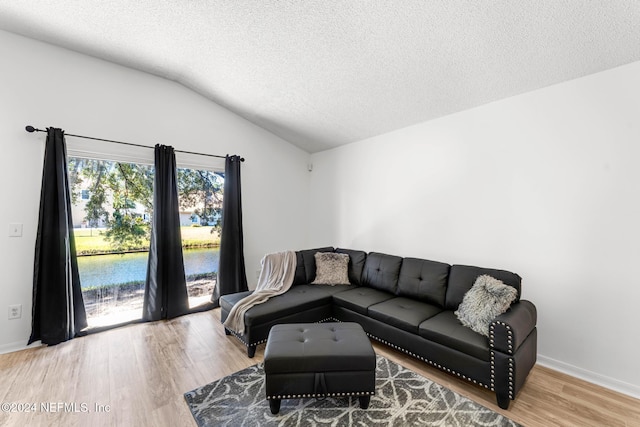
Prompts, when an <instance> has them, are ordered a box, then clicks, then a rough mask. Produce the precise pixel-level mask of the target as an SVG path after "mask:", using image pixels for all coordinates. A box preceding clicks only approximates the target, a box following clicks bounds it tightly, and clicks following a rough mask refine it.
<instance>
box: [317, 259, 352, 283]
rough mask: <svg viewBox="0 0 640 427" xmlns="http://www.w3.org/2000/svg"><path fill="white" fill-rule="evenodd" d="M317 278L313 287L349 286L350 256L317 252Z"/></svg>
mask: <svg viewBox="0 0 640 427" xmlns="http://www.w3.org/2000/svg"><path fill="white" fill-rule="evenodd" d="M315 259H316V277H315V279H313V282H311V284H312V285H348V284H349V255H347V254H338V253H335V252H316V253H315Z"/></svg>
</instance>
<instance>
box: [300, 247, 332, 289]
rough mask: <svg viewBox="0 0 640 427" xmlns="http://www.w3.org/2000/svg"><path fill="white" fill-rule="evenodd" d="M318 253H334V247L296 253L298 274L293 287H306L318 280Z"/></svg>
mask: <svg viewBox="0 0 640 427" xmlns="http://www.w3.org/2000/svg"><path fill="white" fill-rule="evenodd" d="M316 252H333V247H331V246H328V247H326V248H317V249H306V250H303V251H297V252H296V273H295V275H294V277H293V285H294V286H296V285H306V284H309V283H311V282H313V279H315V278H316V258H315V254H316Z"/></svg>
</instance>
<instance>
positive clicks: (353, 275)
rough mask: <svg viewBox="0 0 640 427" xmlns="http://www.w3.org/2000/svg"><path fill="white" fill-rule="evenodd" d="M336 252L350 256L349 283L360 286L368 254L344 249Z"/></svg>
mask: <svg viewBox="0 0 640 427" xmlns="http://www.w3.org/2000/svg"><path fill="white" fill-rule="evenodd" d="M336 252H337V253H341V254H347V255H349V283H351V284H352V285H358V286H360V284H361V283H362V270H363V268H364V262H365V261H366V259H367V253H366V252H365V251H357V250H354V249H343V248H338V249H336Z"/></svg>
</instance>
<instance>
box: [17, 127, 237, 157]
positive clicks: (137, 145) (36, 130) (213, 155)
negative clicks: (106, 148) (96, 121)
mask: <svg viewBox="0 0 640 427" xmlns="http://www.w3.org/2000/svg"><path fill="white" fill-rule="evenodd" d="M24 129H25V130H26V131H27V132H29V133H32V132H46V130H42V129H38V128H34V127H33V126H26V127H25V128H24ZM65 135H66V136H75V137H76V138H84V139H93V140H95V141H104V142H113V143H115V144H123V145H130V146H132V147H142V148H151V149H153V147H150V146H148V145H141V144H133V143H131V142H122V141H114V140H112V139H103V138H94V137H92V136H83V135H74V134H72V133H65ZM174 151H175V152H176V153H184V154H195V155H197V156H207V157H218V158H220V159H224V158H226V156H218V155H216V154H206V153H196V152H194V151H183V150H174ZM240 161H241V162H244V157H240Z"/></svg>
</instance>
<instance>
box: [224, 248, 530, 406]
mask: <svg viewBox="0 0 640 427" xmlns="http://www.w3.org/2000/svg"><path fill="white" fill-rule="evenodd" d="M333 251H335V252H338V253H346V254H348V255H349V258H350V260H349V272H348V274H349V281H350V283H351V284H349V285H337V286H329V285H311V284H310V283H311V282H312V281H313V280H314V278H315V270H316V263H315V257H314V255H315V253H316V252H333ZM296 260H297V266H296V273H295V278H294V283H293V286H292V287H291V289H289V290H288V291H287V292H286V293H285V294H283V295H280V296H277V297H274V298H271V299H270V300H268V301H267V302H265V303H263V304H260V305H257V306H254V307H252V308H251V309H249V310H248V311H247V312H246V314H245V326H246V331H245V334H242V335H241V334H237V333H234V335H236V336H237V337H238V338H239V339H240V340H241V341H242V342H243V343H244V344H245V345H246V346H247V354H248V356H249V357H253V355H254V354H255V347H256V345H258V344H261V343H263V342H265V341H266V339H267V336H268V334H269V330H270V329H271V327H272V326H273V325H276V324H282V323H308V322H324V321H344V322H357V323H359V324H360V325H362V327H363V328H364V330H365V331H366V333H367V334H368V335H369V336H370V337H371V338H373V339H375V340H377V341H380V342H382V343H384V344H386V345H389V346H391V347H393V348H395V349H398V350H400V351H403V352H405V353H407V354H410V355H411V356H413V357H416V358H418V359H420V360H423V361H424V362H426V363H428V364H430V365H433V366H435V367H438V368H440V369H442V370H444V371H446V372H448V373H451V374H453V375H457V376H458V377H460V378H464V379H466V380H468V381H471V382H473V383H474V384H478V385H480V386H483V387H485V388H487V389H489V390H492V391H494V392H495V393H496V397H497V402H498V405H499V406H500V407H501V408H503V409H507V408H508V407H509V403H510V401H511V400H513V399H514V398H515V396H516V394H517V393H518V391H519V390H520V388H521V387H522V385H523V384H524V381H525V379H526V377H527V375H528V373H529V371H530V370H531V368H532V367H533V365H534V364H535V361H536V353H537V330H536V318H537V314H536V308H535V306H534V305H533V304H532V303H531V302H529V301H525V300H520V285H521V278H520V276H518V275H517V274H514V273H511V272H508V271H504V270H495V269H488V268H480V267H471V266H463V265H449V264H445V263H441V262H435V261H429V260H424V259H417V258H401V257H398V256H393V255H386V254H381V253H376V252H371V253H369V254H367V253H366V252H363V251H358V250H350V249H334V248H332V247H325V248H318V249H310V250H303V251H298V252H296ZM485 274H486V275H490V276H492V277H494V278H496V279H498V280H501V281H502V282H503V283H504V284H507V285H510V286H512V287H514V288H515V289H516V290H517V291H518V296H517V298H516V300H515V301H514V302H513V303H512V304H511V306H510V308H509V309H508V310H507V311H506V312H505V313H504V314H502V315H500V316H498V317H497V318H496V319H494V320H493V321H492V322H491V325H490V327H489V331H490V332H489V337H485V336H484V335H481V334H479V333H477V332H474V331H473V330H471V329H469V328H467V327H465V326H463V325H462V324H461V323H460V321H459V320H458V318H457V317H456V315H455V314H454V311H455V310H456V309H457V308H458V306H459V305H460V303H461V302H462V299H463V297H464V295H465V293H466V292H467V291H468V290H469V289H471V287H472V286H473V284H474V282H475V280H476V278H477V277H478V276H480V275H485ZM250 293H251V291H249V292H241V293H237V294H231V295H224V296H222V297H221V298H220V306H221V321H222V322H224V321H225V320H226V318H227V316H228V315H229V311H230V310H231V308H232V307H233V306H234V305H235V304H236V303H237V302H238V301H239V300H241V299H242V298H244V297H245V296H247V295H249V294H250ZM225 332H226V333H227V334H230V333H231V331H229V330H227V329H226V328H225Z"/></svg>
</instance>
